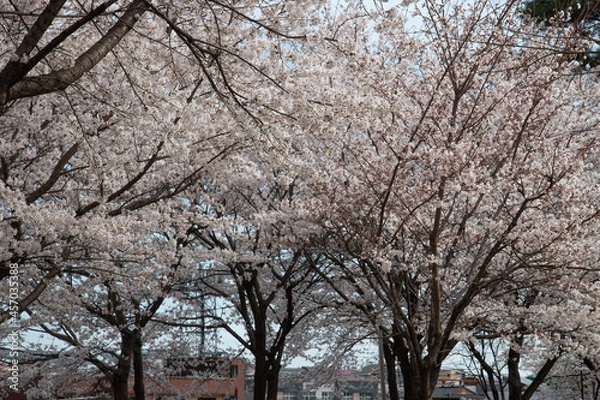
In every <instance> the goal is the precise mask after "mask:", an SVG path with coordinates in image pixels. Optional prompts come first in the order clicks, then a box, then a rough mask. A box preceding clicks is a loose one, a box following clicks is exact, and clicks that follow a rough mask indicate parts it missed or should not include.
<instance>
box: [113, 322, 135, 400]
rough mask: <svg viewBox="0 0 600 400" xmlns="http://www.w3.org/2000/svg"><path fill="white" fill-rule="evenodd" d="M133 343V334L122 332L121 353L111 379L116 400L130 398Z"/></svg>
mask: <svg viewBox="0 0 600 400" xmlns="http://www.w3.org/2000/svg"><path fill="white" fill-rule="evenodd" d="M133 345H134V337H133V335H132V334H131V333H128V332H121V354H120V357H119V361H118V365H117V368H116V370H115V373H114V375H113V377H112V381H111V385H112V389H113V396H114V400H129V372H130V371H131V359H132V349H133Z"/></svg>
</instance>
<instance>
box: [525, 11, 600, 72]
mask: <svg viewBox="0 0 600 400" xmlns="http://www.w3.org/2000/svg"><path fill="white" fill-rule="evenodd" d="M522 12H523V14H524V15H526V16H529V17H532V18H534V19H535V20H537V21H539V22H543V23H545V24H553V23H557V22H559V21H562V22H564V23H566V24H568V25H571V26H574V27H575V31H576V33H577V34H578V35H581V37H582V38H585V39H587V40H590V41H591V42H592V43H593V45H592V46H590V48H589V49H588V51H586V52H583V53H581V54H580V55H579V56H578V59H579V60H580V61H581V62H582V63H583V66H584V67H587V68H589V67H596V66H598V65H600V49H599V48H598V44H600V1H598V0H527V1H525V2H524V3H523V9H522Z"/></svg>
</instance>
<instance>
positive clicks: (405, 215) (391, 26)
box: [294, 1, 598, 399]
mask: <svg viewBox="0 0 600 400" xmlns="http://www.w3.org/2000/svg"><path fill="white" fill-rule="evenodd" d="M516 6H517V4H516V2H508V3H503V4H501V5H500V4H497V3H495V2H477V3H476V4H472V5H468V6H464V7H463V6H457V5H452V4H446V3H445V2H436V1H427V2H425V4H424V6H423V7H422V10H423V12H422V18H423V21H424V33H423V34H422V35H421V36H413V35H410V34H407V33H406V32H405V31H403V29H402V26H403V21H402V20H398V19H395V18H394V15H393V13H390V14H389V15H388V16H387V17H385V18H383V19H382V21H381V22H380V23H379V24H377V25H376V26H375V32H377V37H376V38H375V39H374V38H373V35H371V34H370V32H369V31H368V26H369V24H367V23H365V22H364V21H360V20H356V19H351V18H348V19H344V20H343V23H340V24H339V25H338V26H336V29H335V30H332V34H331V35H330V36H329V37H328V38H327V40H325V41H324V42H323V43H320V44H315V45H314V47H313V48H311V51H310V52H309V51H307V52H306V54H307V58H312V60H314V61H312V62H311V63H309V62H302V61H298V65H302V67H301V68H300V67H299V68H298V69H297V71H295V72H296V75H295V76H294V79H295V80H296V82H302V85H301V87H305V88H308V91H307V92H308V93H310V94H305V95H304V97H303V99H305V100H306V102H307V103H308V104H309V106H308V107H307V110H310V112H305V114H304V115H305V116H304V117H303V118H302V119H299V121H302V122H299V123H298V125H299V128H298V130H299V131H303V134H304V136H303V137H304V140H305V141H304V142H303V143H302V144H300V145H298V146H297V148H299V149H310V151H305V152H304V157H305V158H307V159H308V162H309V163H311V164H312V165H313V166H314V168H315V172H314V174H313V177H314V181H313V183H312V188H313V190H314V192H313V193H314V194H313V196H311V197H310V198H308V199H307V204H309V206H307V207H306V208H310V209H312V210H315V212H314V217H315V221H316V222H319V223H320V225H321V226H322V228H323V230H324V232H327V234H326V235H323V236H321V237H320V240H321V243H322V247H321V249H322V252H323V253H324V254H326V255H327V257H328V259H329V260H330V268H329V269H328V270H327V271H326V272H324V273H323V276H325V277H329V280H330V282H331V284H332V287H333V288H334V289H335V290H336V291H337V292H338V293H339V294H340V295H341V296H343V297H344V298H345V299H347V301H348V302H350V303H352V304H355V305H356V308H357V310H359V311H360V312H361V313H363V314H367V315H368V316H369V318H370V319H371V320H372V322H373V324H376V325H378V326H380V327H381V328H382V329H384V331H385V332H387V335H388V338H389V340H390V341H391V342H392V346H393V349H394V354H395V357H396V359H397V361H398V364H399V366H400V369H401V371H402V373H403V375H404V389H405V393H404V395H405V398H406V399H428V398H430V396H431V393H432V391H433V389H434V387H435V385H436V383H437V377H438V372H439V369H440V367H441V365H442V362H443V361H444V360H445V359H446V357H447V356H448V355H449V354H450V352H451V350H452V349H453V348H454V347H455V346H456V345H457V343H458V342H459V341H460V340H461V339H463V338H466V337H469V336H470V335H471V334H472V332H473V329H475V328H476V321H477V317H478V316H480V315H485V314H486V313H487V314H492V313H493V312H494V308H490V309H484V308H479V307H478V305H479V304H481V302H482V300H484V299H489V298H493V297H494V296H495V295H497V294H498V293H501V292H503V290H504V289H505V285H507V284H509V283H510V284H513V282H515V281H516V282H522V284H524V285H527V280H528V279H529V278H530V277H531V276H532V275H535V276H539V274H543V273H544V271H551V272H549V274H551V275H553V276H557V275H565V274H567V275H568V274H570V273H571V271H573V270H578V268H580V266H581V265H592V264H593V260H594V259H595V257H596V256H597V252H596V250H595V249H594V246H593V243H594V242H595V240H596V238H597V237H596V234H597V221H596V218H597V216H598V210H597V206H596V204H597V203H596V201H597V198H598V187H597V177H596V173H595V172H594V170H593V169H592V168H591V164H592V161H593V159H592V156H593V155H594V152H595V151H596V149H595V146H596V143H597V139H596V138H597V115H596V112H595V111H594V110H595V107H596V106H597V101H598V94H597V88H596V87H595V86H594V85H591V84H590V83H589V82H587V81H586V77H579V78H577V79H574V80H564V79H563V78H564V77H565V76H569V75H570V73H571V71H572V69H573V67H574V65H573V63H572V62H571V61H570V60H569V59H567V58H565V57H564V55H563V54H561V53H560V52H558V51H556V50H557V49H565V48H567V49H568V48H572V47H573V46H574V43H572V42H571V41H570V39H569V37H568V36H567V35H565V34H564V32H563V31H560V32H558V31H557V33H556V35H548V34H545V35H540V34H538V33H537V31H536V29H537V28H536V27H535V26H530V25H526V24H523V23H522V21H521V19H520V17H519V15H518V14H517V13H516ZM365 27H367V29H365ZM324 49H327V50H324ZM310 65H313V66H314V68H310V67H309V66H310ZM311 96H312V97H311ZM299 151H300V150H299ZM315 240H316V239H315ZM317 264H318V263H316V262H315V265H317ZM536 271H537V272H539V274H534V272H536ZM547 284H548V285H553V284H554V283H553V282H552V281H551V280H550V279H549V280H548V282H547ZM504 307H511V308H512V306H510V305H505V306H504Z"/></svg>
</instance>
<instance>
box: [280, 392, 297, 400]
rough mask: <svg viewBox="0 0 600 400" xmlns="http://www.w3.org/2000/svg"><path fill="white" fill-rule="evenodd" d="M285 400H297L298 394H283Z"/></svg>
mask: <svg viewBox="0 0 600 400" xmlns="http://www.w3.org/2000/svg"><path fill="white" fill-rule="evenodd" d="M283 400H296V393H290V392H283Z"/></svg>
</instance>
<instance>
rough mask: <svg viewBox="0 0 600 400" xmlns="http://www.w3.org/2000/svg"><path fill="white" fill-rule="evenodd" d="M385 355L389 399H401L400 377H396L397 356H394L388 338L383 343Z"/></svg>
mask: <svg viewBox="0 0 600 400" xmlns="http://www.w3.org/2000/svg"><path fill="white" fill-rule="evenodd" d="M383 356H384V358H385V365H386V373H387V381H388V395H389V400H400V393H398V379H397V378H396V358H395V357H394V351H393V348H392V345H391V343H390V342H389V341H387V340H386V341H384V344H383Z"/></svg>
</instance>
